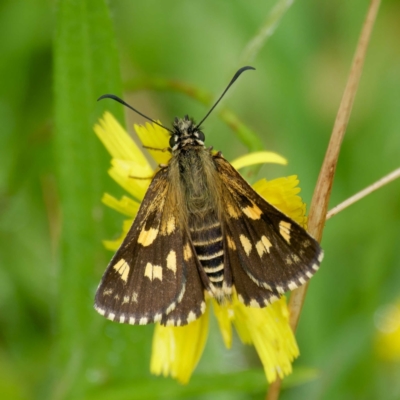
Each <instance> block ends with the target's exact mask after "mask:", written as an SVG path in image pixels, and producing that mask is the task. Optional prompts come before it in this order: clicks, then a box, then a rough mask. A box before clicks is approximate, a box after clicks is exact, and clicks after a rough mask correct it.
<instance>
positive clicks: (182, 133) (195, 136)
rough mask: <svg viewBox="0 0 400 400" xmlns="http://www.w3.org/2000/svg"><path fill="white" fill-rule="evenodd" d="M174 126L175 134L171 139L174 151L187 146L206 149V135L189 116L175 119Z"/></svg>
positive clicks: (170, 142) (170, 143)
mask: <svg viewBox="0 0 400 400" xmlns="http://www.w3.org/2000/svg"><path fill="white" fill-rule="evenodd" d="M172 126H173V131H174V133H173V134H172V135H171V138H170V139H169V145H170V147H171V149H172V150H173V151H175V150H180V149H182V148H183V147H185V146H203V147H204V139H205V136H204V133H203V132H202V131H201V130H200V129H199V127H198V125H196V123H195V122H194V121H193V119H191V118H189V117H188V116H187V115H185V117H184V118H175V120H174V122H173V124H172Z"/></svg>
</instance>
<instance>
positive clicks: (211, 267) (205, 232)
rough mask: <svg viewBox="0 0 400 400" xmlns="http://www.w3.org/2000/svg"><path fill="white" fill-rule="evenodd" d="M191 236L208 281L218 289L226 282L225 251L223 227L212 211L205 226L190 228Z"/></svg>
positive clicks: (205, 221)
mask: <svg viewBox="0 0 400 400" xmlns="http://www.w3.org/2000/svg"><path fill="white" fill-rule="evenodd" d="M190 234H191V237H192V242H193V245H194V249H195V251H196V255H197V258H198V259H199V261H200V264H201V265H202V267H203V269H204V272H205V273H206V274H207V277H208V279H209V280H210V282H211V283H212V284H213V286H216V287H218V288H219V287H222V284H223V280H224V250H223V238H222V231H221V225H220V223H219V221H218V220H217V219H216V218H213V212H212V211H211V213H210V215H209V216H208V218H206V219H205V220H204V224H203V225H199V224H197V225H196V226H190Z"/></svg>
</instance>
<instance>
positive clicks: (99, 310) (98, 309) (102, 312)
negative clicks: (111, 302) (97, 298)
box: [95, 306, 106, 315]
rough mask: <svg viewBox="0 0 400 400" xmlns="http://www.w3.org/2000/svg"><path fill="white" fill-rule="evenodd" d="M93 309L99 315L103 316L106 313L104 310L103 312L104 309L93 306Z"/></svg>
mask: <svg viewBox="0 0 400 400" xmlns="http://www.w3.org/2000/svg"><path fill="white" fill-rule="evenodd" d="M95 309H96V311H97V312H98V313H99V314H100V315H104V314H105V313H106V310H104V308H100V307H97V306H95Z"/></svg>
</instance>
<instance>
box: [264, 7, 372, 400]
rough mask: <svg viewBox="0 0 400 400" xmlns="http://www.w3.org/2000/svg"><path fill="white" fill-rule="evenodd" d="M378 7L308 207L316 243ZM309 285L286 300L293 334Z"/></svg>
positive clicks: (274, 395)
mask: <svg viewBox="0 0 400 400" xmlns="http://www.w3.org/2000/svg"><path fill="white" fill-rule="evenodd" d="M379 5H380V0H371V2H370V6H369V9H368V13H367V16H366V19H365V21H364V25H363V28H362V31H361V35H360V38H359V41H358V44H357V48H356V52H355V55H354V59H353V63H352V66H351V70H350V74H349V78H348V80H347V84H346V87H345V90H344V93H343V97H342V100H341V103H340V106H339V110H338V113H337V116H336V120H335V124H334V126H333V130H332V135H331V139H330V141H329V145H328V149H327V151H326V154H325V158H324V162H323V164H322V168H321V171H320V174H319V177H318V181H317V184H316V187H315V191H314V195H313V198H312V201H311V206H310V215H309V222H308V230H309V232H310V233H311V235H313V236H314V237H315V238H316V239H317V240H319V241H320V240H321V238H322V232H323V228H324V224H325V218H326V213H327V210H328V203H329V198H330V194H331V190H332V185H333V178H334V175H335V170H336V164H337V160H338V157H339V152H340V146H341V144H342V141H343V137H344V134H345V132H346V127H347V123H348V121H349V118H350V113H351V109H352V106H353V102H354V98H355V95H356V92H357V88H358V83H359V81H360V76H361V72H362V67H363V65H364V60H365V55H366V51H367V47H368V43H369V39H370V37H371V32H372V28H373V26H374V22H375V19H376V15H377V13H378V9H379ZM307 288H308V284H305V285H303V286H301V287H300V288H299V289H296V290H294V291H293V292H292V294H291V296H290V300H289V312H290V325H291V327H292V329H293V331H296V328H297V324H298V322H299V318H300V313H301V309H302V307H303V303H304V299H305V296H306V292H307ZM280 385H281V382H280V381H279V380H277V381H275V382H274V383H272V384H271V385H270V387H269V391H268V393H267V396H266V399H267V400H277V399H278V398H279V392H280Z"/></svg>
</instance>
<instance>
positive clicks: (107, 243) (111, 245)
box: [103, 219, 133, 251]
mask: <svg viewBox="0 0 400 400" xmlns="http://www.w3.org/2000/svg"><path fill="white" fill-rule="evenodd" d="M132 223H133V219H127V220H125V221H124V223H123V225H122V233H121V235H120V236H119V238H118V239H115V240H103V245H104V247H105V248H106V249H107V250H112V251H116V250H118V249H119V246H121V244H122V241H123V240H124V239H125V236H126V235H127V234H128V232H129V229H130V228H131V226H132Z"/></svg>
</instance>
